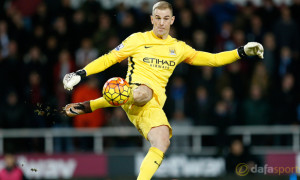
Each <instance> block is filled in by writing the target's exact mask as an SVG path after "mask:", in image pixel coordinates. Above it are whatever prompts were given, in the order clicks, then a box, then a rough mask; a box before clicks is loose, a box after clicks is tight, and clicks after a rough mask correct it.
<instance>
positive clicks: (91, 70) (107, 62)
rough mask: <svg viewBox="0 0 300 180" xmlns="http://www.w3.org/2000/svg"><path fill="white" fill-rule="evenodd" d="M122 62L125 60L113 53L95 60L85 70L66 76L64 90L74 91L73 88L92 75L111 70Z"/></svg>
mask: <svg viewBox="0 0 300 180" xmlns="http://www.w3.org/2000/svg"><path fill="white" fill-rule="evenodd" d="M122 60H123V59H121V60H120V58H118V57H117V56H116V55H115V54H114V53H113V51H111V52H109V53H108V54H105V55H103V56H100V57H99V58H97V59H95V60H94V61H92V62H90V63H89V64H88V65H86V66H85V67H84V68H83V69H80V70H78V71H76V72H72V73H69V74H66V75H65V77H64V79H63V84H64V88H65V89H67V90H72V89H73V87H74V86H75V85H77V84H78V83H79V82H80V81H81V79H83V78H85V77H86V76H89V75H91V74H96V73H99V72H102V71H104V70H105V69H107V68H109V67H110V66H112V65H114V64H116V63H117V62H120V61H122Z"/></svg>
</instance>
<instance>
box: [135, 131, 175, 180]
mask: <svg viewBox="0 0 300 180" xmlns="http://www.w3.org/2000/svg"><path fill="white" fill-rule="evenodd" d="M169 137H170V131H169V127H168V126H158V127H154V128H152V129H151V130H150V131H149V133H148V140H149V141H150V144H151V148H150V149H149V151H148V153H147V155H146V157H145V158H144V160H143V162H142V165H141V168H140V174H139V176H138V178H137V179H138V180H150V179H151V178H152V176H153V175H154V173H155V172H156V171H157V169H158V168H159V166H160V165H161V163H162V160H163V159H164V153H165V152H166V151H167V149H168V148H169V146H170V139H169Z"/></svg>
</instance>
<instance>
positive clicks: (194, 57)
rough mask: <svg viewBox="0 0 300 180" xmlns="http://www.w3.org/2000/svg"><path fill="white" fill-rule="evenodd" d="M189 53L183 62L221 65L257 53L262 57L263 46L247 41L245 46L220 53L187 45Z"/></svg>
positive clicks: (196, 64) (197, 64) (200, 64)
mask: <svg viewBox="0 0 300 180" xmlns="http://www.w3.org/2000/svg"><path fill="white" fill-rule="evenodd" d="M187 50H188V52H190V53H187V54H190V56H189V57H187V58H186V60H185V62H186V63H188V64H191V65H195V66H214V67H217V66H223V65H226V64H230V63H232V62H234V61H236V60H238V59H241V58H244V57H247V56H254V55H257V56H259V57H260V58H263V52H264V49H263V46H262V45H261V44H259V43H257V42H249V43H247V44H246V45H245V46H241V47H239V48H238V49H235V50H232V51H224V52H221V53H216V54H212V53H208V52H202V51H195V50H193V49H192V48H190V47H187Z"/></svg>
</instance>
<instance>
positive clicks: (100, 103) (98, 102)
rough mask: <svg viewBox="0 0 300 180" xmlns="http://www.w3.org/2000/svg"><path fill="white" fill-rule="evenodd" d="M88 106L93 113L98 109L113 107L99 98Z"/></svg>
mask: <svg viewBox="0 0 300 180" xmlns="http://www.w3.org/2000/svg"><path fill="white" fill-rule="evenodd" d="M90 106H91V109H92V111H95V110H96V109H99V108H107V107H115V106H113V105H111V104H109V103H108V102H107V101H106V100H105V99H104V97H100V98H98V99H94V100H91V101H90Z"/></svg>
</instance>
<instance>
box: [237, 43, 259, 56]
mask: <svg viewBox="0 0 300 180" xmlns="http://www.w3.org/2000/svg"><path fill="white" fill-rule="evenodd" d="M238 54H239V56H240V57H241V58H244V57H246V56H255V55H257V56H258V57H259V58H261V59H263V58H264V47H263V46H262V45H261V44H260V43H258V42H248V43H247V44H246V45H245V46H241V47H239V48H238Z"/></svg>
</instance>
